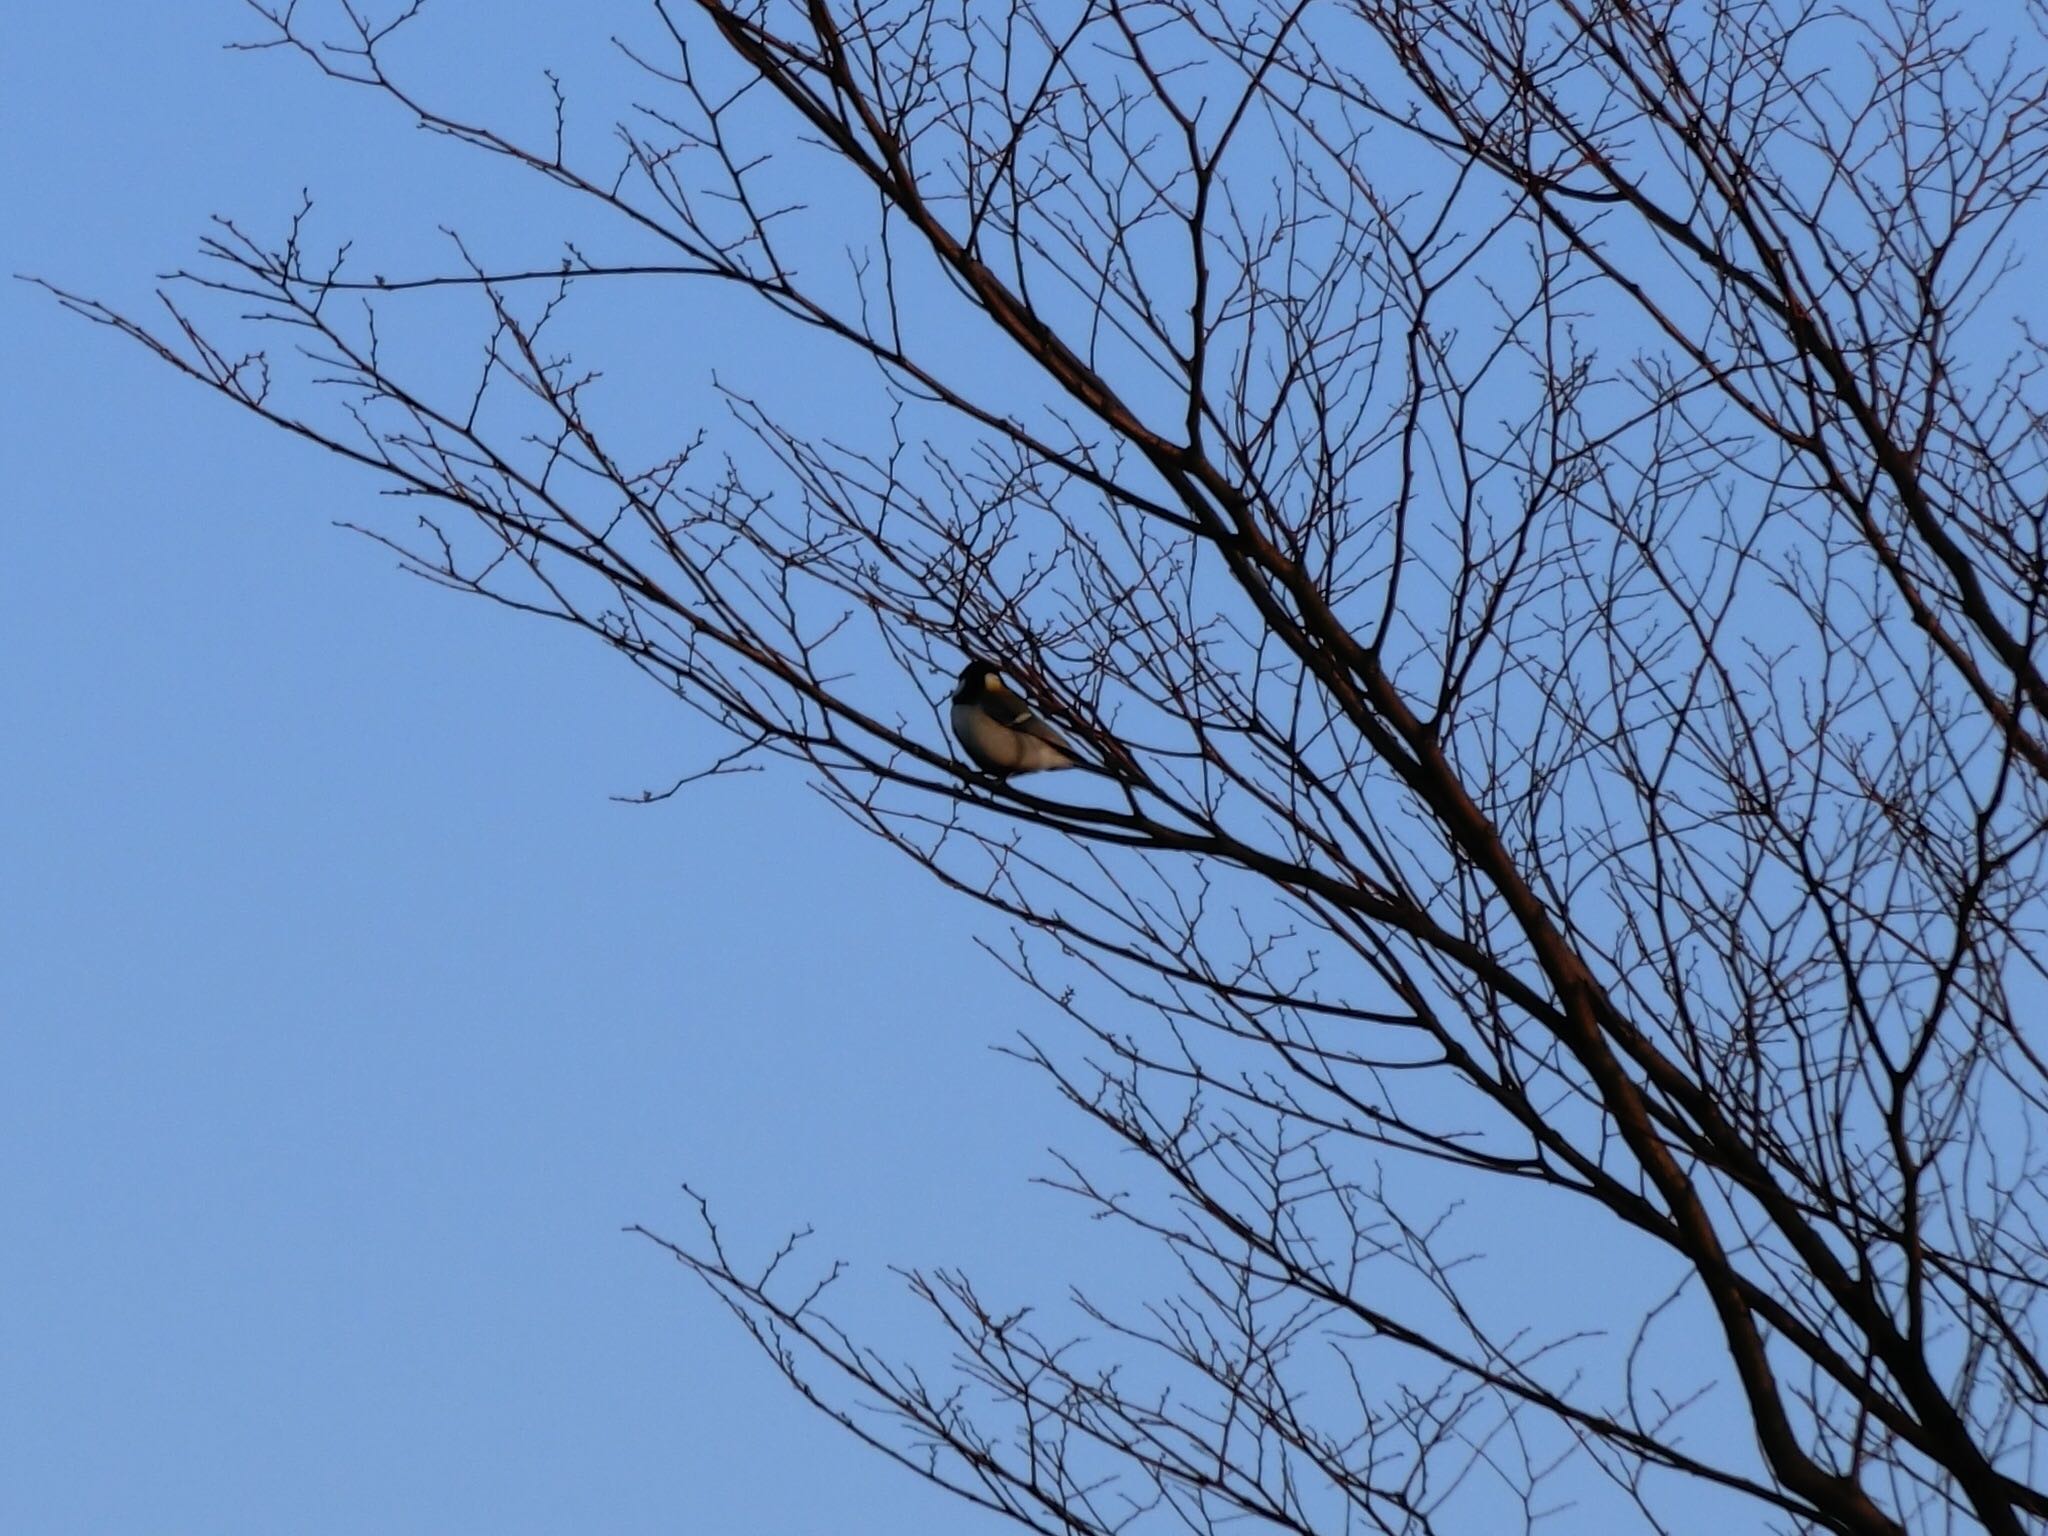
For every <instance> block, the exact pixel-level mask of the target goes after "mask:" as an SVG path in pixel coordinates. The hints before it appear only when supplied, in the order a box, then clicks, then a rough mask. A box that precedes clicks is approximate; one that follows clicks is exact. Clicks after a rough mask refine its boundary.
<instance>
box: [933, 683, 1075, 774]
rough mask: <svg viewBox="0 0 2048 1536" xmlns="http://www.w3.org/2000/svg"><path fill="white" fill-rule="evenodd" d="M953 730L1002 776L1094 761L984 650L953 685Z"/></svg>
mask: <svg viewBox="0 0 2048 1536" xmlns="http://www.w3.org/2000/svg"><path fill="white" fill-rule="evenodd" d="M953 734H954V735H955V736H957V737H958V738H959V739H960V745H961V746H962V747H964V748H966V750H967V755H968V756H969V757H971V758H973V759H974V761H975V764H976V766H978V767H980V768H982V769H983V770H985V771H986V772H989V773H992V774H994V775H995V776H996V777H997V778H999V779H1007V778H1008V777H1009V776H1010V775H1011V774H1013V773H1040V772H1046V771H1049V770H1052V769H1056V768H1088V767H1092V766H1093V765H1092V764H1090V763H1086V762H1083V761H1082V760H1081V758H1080V757H1078V756H1077V755H1076V754H1075V752H1074V749H1073V748H1072V747H1071V746H1069V745H1068V744H1067V739H1066V737H1064V736H1062V735H1061V734H1060V733H1059V732H1058V731H1056V730H1054V729H1053V728H1052V727H1051V726H1049V725H1047V724H1046V723H1045V722H1044V721H1043V720H1041V719H1039V718H1038V716H1037V715H1036V714H1034V713H1033V712H1032V709H1031V706H1030V705H1029V704H1026V703H1025V702H1024V700H1023V699H1022V698H1020V697H1019V696H1018V695H1017V694H1015V693H1012V692H1011V691H1010V690H1009V689H1008V688H1006V687H1005V686H1004V685H1003V678H1002V672H1001V670H1000V669H999V668H998V667H997V666H996V664H995V663H994V662H992V661H984V660H983V659H982V658H981V657H979V656H970V657H969V658H968V660H967V665H966V666H964V667H962V668H961V669H960V686H959V687H958V688H955V689H954V690H953ZM1097 771H1100V770H1097Z"/></svg>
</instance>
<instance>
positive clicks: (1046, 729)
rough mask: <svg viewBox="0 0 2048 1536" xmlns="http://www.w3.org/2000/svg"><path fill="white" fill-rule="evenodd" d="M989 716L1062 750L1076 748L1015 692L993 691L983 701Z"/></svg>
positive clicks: (1012, 728)
mask: <svg viewBox="0 0 2048 1536" xmlns="http://www.w3.org/2000/svg"><path fill="white" fill-rule="evenodd" d="M982 707H983V708H984V709H986V710H987V711H988V714H989V718H990V719H992V720H994V721H996V722H997V723H998V724H1001V725H1007V726H1008V727H1009V728H1010V729H1011V730H1013V731H1017V732H1019V733H1021V734H1023V735H1025V736H1036V737H1037V738H1038V739H1039V740H1040V741H1043V742H1049V743H1051V744H1052V745H1053V746H1055V747H1058V748H1059V749H1060V750H1061V751H1062V752H1071V751H1073V750H1074V749H1073V748H1072V747H1071V746H1069V745H1068V744H1067V738H1066V737H1064V736H1062V735H1061V734H1060V733H1059V732H1058V731H1056V730H1054V729H1053V728H1052V727H1051V726H1049V725H1047V724H1046V723H1045V722H1044V721H1043V720H1041V719H1039V718H1038V716H1037V715H1036V714H1034V713H1033V712H1032V709H1031V706H1030V705H1029V704H1026V703H1025V702H1024V701H1023V700H1022V699H1020V698H1018V697H1017V695H1016V694H1014V693H1008V692H1004V693H991V694H989V695H988V696H987V697H986V698H984V699H983V701H982Z"/></svg>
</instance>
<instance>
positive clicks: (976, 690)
mask: <svg viewBox="0 0 2048 1536" xmlns="http://www.w3.org/2000/svg"><path fill="white" fill-rule="evenodd" d="M1002 674H1003V669H1002V668H1001V667H999V666H997V665H996V664H995V663H994V662H992V661H990V660H989V659H988V658H987V657H985V656H974V655H970V656H969V657H968V658H967V665H966V666H964V667H962V668H961V669H960V687H959V690H958V691H957V692H956V693H955V695H954V697H955V698H961V699H971V698H975V697H978V696H979V695H981V694H983V693H986V692H988V691H989V690H990V689H994V688H1000V687H1002V681H1001V679H1002Z"/></svg>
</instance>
